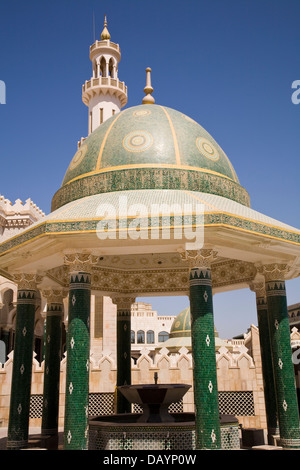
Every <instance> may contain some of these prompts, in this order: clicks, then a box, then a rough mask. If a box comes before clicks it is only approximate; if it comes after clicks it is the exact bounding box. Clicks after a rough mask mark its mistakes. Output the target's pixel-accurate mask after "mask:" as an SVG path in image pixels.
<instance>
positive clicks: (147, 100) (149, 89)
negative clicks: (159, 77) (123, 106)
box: [143, 67, 155, 104]
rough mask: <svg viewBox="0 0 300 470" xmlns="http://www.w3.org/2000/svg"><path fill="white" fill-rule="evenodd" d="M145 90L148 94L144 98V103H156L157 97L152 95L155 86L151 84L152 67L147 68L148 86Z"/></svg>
mask: <svg viewBox="0 0 300 470" xmlns="http://www.w3.org/2000/svg"><path fill="white" fill-rule="evenodd" d="M144 92H145V93H146V96H144V98H143V104H154V103H155V99H154V98H153V96H151V93H153V88H152V86H151V69H150V67H147V68H146V86H145V88H144Z"/></svg>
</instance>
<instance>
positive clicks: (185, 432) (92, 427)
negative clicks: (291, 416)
mask: <svg viewBox="0 0 300 470" xmlns="http://www.w3.org/2000/svg"><path fill="white" fill-rule="evenodd" d="M157 379H158V376H157V373H155V375H154V382H155V383H154V384H139V385H123V386H120V387H118V390H119V391H120V392H121V393H122V395H123V396H124V397H125V398H126V399H127V400H128V401H129V402H130V403H131V404H137V405H139V406H140V407H141V408H142V412H141V413H123V414H112V415H101V416H97V417H94V418H91V419H90V421H89V449H90V450H193V449H195V414H194V413H189V412H180V413H174V412H171V411H170V410H169V407H170V405H171V404H172V403H177V402H178V401H180V400H181V399H182V398H183V396H184V395H185V394H186V392H187V391H188V390H189V389H190V388H191V385H186V384H158V383H157ZM220 424H221V441H222V448H225V449H238V448H239V426H238V420H237V419H236V418H235V417H234V416H231V415H221V416H220Z"/></svg>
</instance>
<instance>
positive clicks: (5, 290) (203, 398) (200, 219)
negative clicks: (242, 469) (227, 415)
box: [0, 18, 300, 449]
mask: <svg viewBox="0 0 300 470" xmlns="http://www.w3.org/2000/svg"><path fill="white" fill-rule="evenodd" d="M90 59H91V62H92V77H91V78H90V80H87V81H86V82H85V83H84V85H83V86H82V100H83V103H84V104H85V105H86V106H87V107H88V123H89V124H88V136H87V137H85V138H81V139H80V140H79V141H78V149H77V151H76V153H75V155H74V157H73V159H72V160H71V162H70V164H69V166H68V168H67V170H66V173H65V176H64V179H63V182H62V185H61V187H60V188H58V190H57V192H56V193H55V194H54V195H53V198H52V207H51V212H50V214H48V215H45V214H44V213H43V212H42V211H41V210H40V209H39V208H38V207H37V206H36V205H35V204H34V203H33V202H32V201H31V200H28V201H26V203H25V204H23V203H22V202H21V201H19V200H18V201H16V202H15V204H11V203H10V201H8V200H7V199H5V198H4V197H2V198H1V199H0V211H1V212H0V227H1V231H2V238H1V243H0V275H1V284H0V290H1V299H0V302H1V307H2V309H1V317H0V318H1V340H2V342H3V343H4V344H5V346H6V352H7V353H8V360H7V361H6V362H5V364H4V366H3V367H2V369H0V380H1V390H2V395H1V402H2V407H1V410H0V411H1V413H2V416H0V419H1V420H2V421H4V422H5V425H6V426H7V428H8V433H7V449H22V448H24V447H26V446H27V444H28V439H29V423H30V422H32V420H34V419H38V420H39V422H40V424H41V432H42V434H44V435H51V436H56V435H57V433H58V427H59V426H63V429H64V448H65V449H87V448H88V436H89V416H90V412H89V410H90V408H91V401H90V399H91V395H93V397H95V396H96V395H97V394H101V399H102V398H103V396H104V395H105V394H106V395H105V396H106V397H109V398H110V399H112V403H110V404H109V405H107V406H112V407H113V408H114V410H116V411H117V412H118V413H126V412H128V411H129V409H128V402H127V401H126V400H125V399H124V397H122V396H121V395H120V393H119V392H118V391H116V390H117V388H116V387H118V386H120V385H124V384H131V383H145V382H148V383H150V382H152V380H153V373H154V372H157V373H158V377H159V380H161V381H166V380H168V381H170V382H172V381H173V382H175V383H176V382H179V383H186V382H188V383H190V384H192V389H191V391H190V392H189V393H188V394H187V397H186V401H185V402H184V403H183V405H182V404H181V405H180V406H185V407H187V408H189V409H190V410H195V411H196V414H195V416H196V418H195V429H196V448H197V449H220V448H224V447H223V445H222V430H221V427H220V420H219V413H220V412H221V411H222V409H223V412H228V403H227V405H226V406H227V408H226V406H225V405H224V404H222V403H223V402H222V401H220V397H221V396H222V397H223V399H224V400H229V398H228V397H231V398H230V400H231V406H232V407H233V408H232V409H231V410H233V411H232V413H233V414H236V415H237V416H238V417H239V419H240V424H241V425H243V426H244V427H249V428H250V427H257V428H261V429H264V431H265V434H266V436H267V442H269V443H272V442H273V441H274V436H275V437H276V439H277V441H276V442H277V443H278V444H279V445H280V446H281V447H282V448H293V449H299V448H300V432H299V410H298V400H297V388H296V382H295V370H294V364H293V361H292V348H291V342H292V346H293V347H296V346H298V345H299V340H300V336H299V333H298V330H297V328H293V329H292V331H291V329H290V325H289V313H288V307H287V299H286V290H285V281H286V280H289V279H293V278H296V277H298V276H299V274H300V230H299V229H297V228H294V227H291V226H288V225H286V224H284V223H282V222H280V221H278V220H275V219H272V218H270V217H268V216H266V215H264V214H261V213H259V212H257V211H255V210H254V209H252V208H251V205H250V197H249V194H248V192H247V191H246V189H245V188H243V187H242V186H241V185H240V183H239V179H238V176H237V174H236V172H235V170H234V168H233V166H232V164H231V162H230V160H229V159H228V157H227V155H226V154H225V152H224V151H223V150H222V148H221V147H220V146H219V145H218V143H217V142H216V140H214V138H213V137H212V136H211V135H210V134H209V133H208V132H207V131H206V130H205V129H204V128H203V127H202V126H201V125H199V124H198V123H197V122H195V121H194V120H193V119H191V118H190V117H189V116H186V115H185V114H183V113H181V112H180V111H178V110H175V109H171V108H168V107H166V106H163V104H156V103H155V99H154V96H153V91H154V90H153V87H152V84H151V69H150V68H149V67H148V68H147V69H146V86H145V88H144V93H145V96H144V98H143V100H142V104H138V105H136V106H133V107H129V108H126V107H125V106H126V104H127V87H126V85H125V83H124V82H122V81H120V79H119V71H118V65H119V62H120V60H121V51H120V46H119V44H116V43H114V42H112V41H111V37H110V34H109V31H108V27H107V21H106V18H105V23H104V29H103V31H102V34H101V38H100V40H96V41H95V43H94V44H93V45H92V46H91V47H90ZM124 107H125V108H124ZM122 108H124V109H122ZM241 288H249V289H251V290H252V291H253V292H255V294H256V304H257V320H258V327H255V326H253V325H252V326H251V327H250V330H249V332H247V333H246V334H245V335H244V336H243V338H241V339H232V340H226V339H221V338H219V337H218V334H217V332H216V330H215V325H214V317H213V295H214V294H217V293H219V292H225V291H229V290H236V289H241ZM159 295H164V296H179V295H185V296H187V297H188V298H189V307H188V308H187V309H185V310H184V311H183V312H176V313H178V315H177V316H176V318H175V319H173V318H168V317H165V318H160V317H159V316H157V315H156V314H155V313H156V312H153V311H152V309H151V306H149V305H147V304H143V303H140V302H136V299H137V298H141V297H151V296H159ZM293 312H294V313H295V312H297V306H295V308H294V310H293ZM174 313H175V312H174ZM151 318H152V320H151ZM153 319H154V320H153ZM33 345H34V346H33ZM33 351H34V354H33ZM2 357H3V353H2ZM4 358H5V359H6V357H5V354H4ZM297 374H298V372H297ZM297 377H298V376H297ZM33 396H35V397H37V396H38V397H41V399H42V400H41V411H40V413H41V415H39V416H38V417H37V418H35V417H34V415H32V407H33V405H32V397H33ZM238 402H239V403H241V405H240V406H239V405H237V403H238ZM245 402H247V404H246V408H248V410H247V411H246V412H245V411H241V407H242V404H243V403H245ZM105 406H106V405H105ZM224 406H225V408H224ZM237 406H238V409H237ZM222 407H223V408H222ZM249 410H250V411H249ZM30 420H31V421H30Z"/></svg>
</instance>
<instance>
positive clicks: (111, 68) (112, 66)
mask: <svg viewBox="0 0 300 470" xmlns="http://www.w3.org/2000/svg"><path fill="white" fill-rule="evenodd" d="M108 73H109V75H110V77H111V78H115V76H114V61H113V59H112V58H110V59H109V64H108Z"/></svg>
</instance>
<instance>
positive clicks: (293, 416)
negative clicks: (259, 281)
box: [263, 264, 300, 449]
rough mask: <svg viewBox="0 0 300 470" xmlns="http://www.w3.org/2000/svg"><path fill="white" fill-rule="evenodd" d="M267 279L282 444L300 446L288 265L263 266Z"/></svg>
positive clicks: (289, 446)
mask: <svg viewBox="0 0 300 470" xmlns="http://www.w3.org/2000/svg"><path fill="white" fill-rule="evenodd" d="M263 269H264V275H265V281H266V295H267V303H268V315H269V328H270V338H271V350H272V357H273V370H274V378H275V387H276V396H277V414H278V422H279V432H280V445H281V446H283V447H285V448H296V449H300V430H299V411H298V401H297V393H296V383H295V374H294V366H293V362H292V348H291V338H290V327H289V318H288V309H287V300H286V290H285V281H284V277H285V273H286V271H287V266H286V265H277V264H272V265H266V266H264V267H263Z"/></svg>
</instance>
